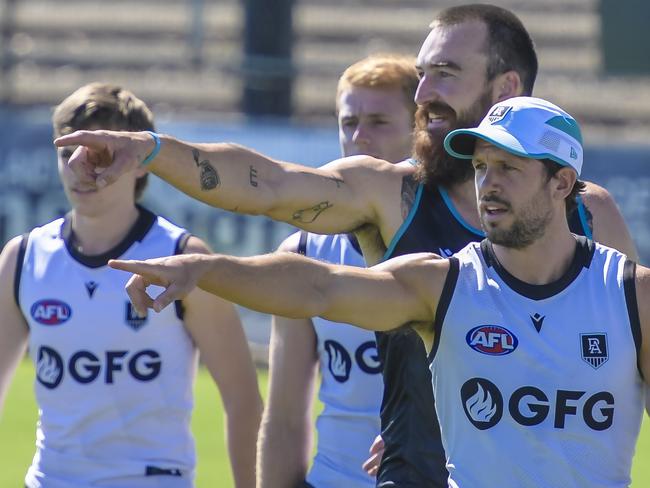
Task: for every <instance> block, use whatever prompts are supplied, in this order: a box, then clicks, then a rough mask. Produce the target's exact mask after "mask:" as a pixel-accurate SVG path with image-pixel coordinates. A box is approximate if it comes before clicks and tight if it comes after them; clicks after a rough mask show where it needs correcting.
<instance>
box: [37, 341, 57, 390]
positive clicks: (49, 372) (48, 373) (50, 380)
mask: <svg viewBox="0 0 650 488" xmlns="http://www.w3.org/2000/svg"><path fill="white" fill-rule="evenodd" d="M36 378H37V379H38V382H39V383H40V384H41V385H43V386H44V387H45V388H48V389H50V390H53V389H54V388H56V387H57V386H59V383H61V380H62V379H63V359H62V358H61V355H60V354H59V353H58V352H56V351H55V350H54V349H52V348H51V347H47V346H41V348H40V349H39V350H38V356H37V359H36Z"/></svg>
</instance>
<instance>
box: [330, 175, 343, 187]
mask: <svg viewBox="0 0 650 488" xmlns="http://www.w3.org/2000/svg"><path fill="white" fill-rule="evenodd" d="M327 179H328V180H332V181H333V182H334V183H336V188H341V185H342V184H343V180H342V179H341V178H335V177H334V176H328V177H327Z"/></svg>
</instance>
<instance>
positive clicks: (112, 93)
mask: <svg viewBox="0 0 650 488" xmlns="http://www.w3.org/2000/svg"><path fill="white" fill-rule="evenodd" d="M52 126H53V130H54V137H55V138H56V137H59V136H62V135H65V134H70V133H71V132H74V131H76V130H84V129H90V128H101V129H107V130H124V131H130V132H139V131H143V130H150V131H155V128H154V122H153V114H152V113H151V110H149V107H147V105H146V104H145V103H144V102H143V101H142V100H140V99H139V98H138V97H136V96H135V95H134V94H133V93H131V92H130V91H129V90H125V89H124V88H122V87H120V86H117V85H112V84H109V83H99V82H95V83H89V84H87V85H84V86H82V87H81V88H79V89H77V90H76V91H75V92H74V93H72V94H71V95H70V96H68V97H67V98H66V99H65V100H63V101H62V102H61V103H60V104H59V105H57V106H56V107H55V108H54V113H53V114H52ZM147 179H148V173H147V174H145V175H144V176H141V177H140V178H138V179H137V180H136V181H135V200H136V201H137V200H139V199H140V197H141V196H142V193H143V192H144V190H145V188H146V186H147Z"/></svg>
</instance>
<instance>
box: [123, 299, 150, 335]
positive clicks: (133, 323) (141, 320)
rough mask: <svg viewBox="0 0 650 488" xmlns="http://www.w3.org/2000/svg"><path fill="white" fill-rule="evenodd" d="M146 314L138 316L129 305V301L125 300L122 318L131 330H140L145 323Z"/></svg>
mask: <svg viewBox="0 0 650 488" xmlns="http://www.w3.org/2000/svg"><path fill="white" fill-rule="evenodd" d="M147 318H148V315H145V316H144V317H140V316H139V315H138V314H137V313H136V312H135V309H134V308H133V305H131V302H126V307H125V310H124V320H125V322H126V325H128V326H129V327H131V328H132V329H133V330H136V331H137V330H140V329H141V328H142V327H143V326H144V325H145V324H146V323H147Z"/></svg>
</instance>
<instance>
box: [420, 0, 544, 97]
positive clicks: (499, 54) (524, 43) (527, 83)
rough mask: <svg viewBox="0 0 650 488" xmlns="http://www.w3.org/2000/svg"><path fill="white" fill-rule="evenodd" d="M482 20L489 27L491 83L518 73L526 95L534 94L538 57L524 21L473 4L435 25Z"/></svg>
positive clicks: (453, 9)
mask: <svg viewBox="0 0 650 488" xmlns="http://www.w3.org/2000/svg"><path fill="white" fill-rule="evenodd" d="M470 20H478V21H481V22H483V23H485V25H486V27H487V31H488V34H487V39H486V46H485V49H486V51H487V56H488V65H487V73H486V76H487V79H488V81H489V80H493V79H494V77H495V76H497V75H500V74H502V73H505V72H507V71H516V72H517V73H518V74H519V77H520V78H521V82H522V87H523V95H527V96H530V95H531V94H532V93H533V86H534V85H535V78H537V54H536V53H535V46H534V44H533V40H532V38H531V37H530V34H529V33H528V31H527V30H526V28H525V27H524V24H522V22H521V20H519V18H518V17H517V16H516V15H515V14H514V13H512V12H511V11H509V10H506V9H504V8H501V7H497V6H495V5H487V4H472V5H461V6H458V7H450V8H447V9H445V10H442V11H441V12H440V13H439V14H438V15H437V16H436V17H435V18H434V20H433V22H432V23H431V27H435V25H436V24H441V25H455V24H460V23H462V22H467V21H470Z"/></svg>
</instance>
